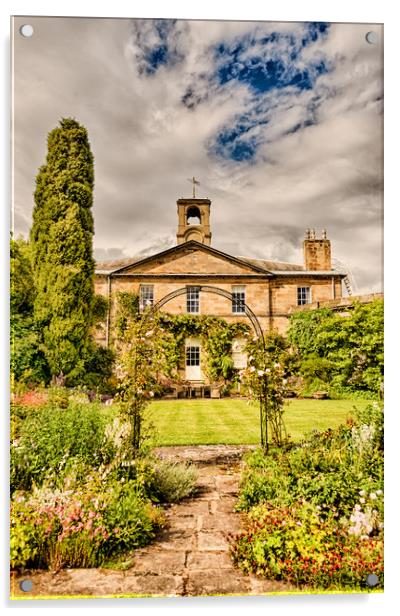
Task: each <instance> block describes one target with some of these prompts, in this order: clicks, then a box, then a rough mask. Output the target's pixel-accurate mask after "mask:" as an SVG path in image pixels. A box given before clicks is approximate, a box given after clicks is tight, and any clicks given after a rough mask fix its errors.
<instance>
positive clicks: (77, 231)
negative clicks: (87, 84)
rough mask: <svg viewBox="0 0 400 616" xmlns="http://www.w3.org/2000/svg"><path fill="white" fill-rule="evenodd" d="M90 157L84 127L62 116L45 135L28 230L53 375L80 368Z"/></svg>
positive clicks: (89, 304)
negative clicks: (44, 154) (43, 157)
mask: <svg viewBox="0 0 400 616" xmlns="http://www.w3.org/2000/svg"><path fill="white" fill-rule="evenodd" d="M93 184H94V180H93V156H92V153H91V150H90V145H89V140H88V136H87V131H86V129H85V128H83V127H82V126H80V125H79V123H78V122H76V121H75V120H72V119H63V120H61V122H60V126H59V127H57V128H55V129H54V130H52V131H51V132H50V134H49V136H48V153H47V159H46V164H45V165H44V166H42V167H41V168H40V171H39V173H38V175H37V178H36V190H35V207H34V211H33V226H32V229H31V236H30V238H31V246H32V258H33V280H34V285H35V292H36V295H35V301H34V320H35V325H36V328H37V331H40V332H41V335H42V348H43V352H44V354H45V357H46V360H47V362H48V365H49V367H50V371H51V374H52V375H53V376H58V375H60V374H63V375H65V376H66V377H67V378H68V379H69V381H70V382H71V381H73V380H74V379H77V378H78V377H80V376H81V375H82V373H83V371H84V363H85V356H86V352H87V347H88V342H89V339H90V327H91V325H92V309H93V303H94V299H93V294H94V290H93V274H94V260H93V256H92V237H93V232H94V231H93V216H92V212H91V207H92V202H93Z"/></svg>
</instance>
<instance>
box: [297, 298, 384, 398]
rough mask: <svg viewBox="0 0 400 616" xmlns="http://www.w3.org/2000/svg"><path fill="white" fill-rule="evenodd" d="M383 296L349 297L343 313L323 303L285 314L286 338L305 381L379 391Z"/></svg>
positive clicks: (349, 389) (340, 388) (345, 389)
mask: <svg viewBox="0 0 400 616" xmlns="http://www.w3.org/2000/svg"><path fill="white" fill-rule="evenodd" d="M383 316H384V312H383V300H381V299H376V300H375V301H373V302H371V303H370V304H364V305H363V304H360V303H355V304H354V307H353V308H351V309H350V310H349V314H348V316H341V315H340V314H338V313H335V312H333V311H331V310H329V309H325V308H324V309H319V310H310V311H305V312H299V313H296V314H294V315H292V317H291V323H290V328H289V331H288V339H289V341H290V343H291V345H292V347H293V350H294V352H295V354H296V355H297V356H298V359H299V368H300V374H302V375H303V376H304V378H305V380H306V383H307V384H308V386H310V385H311V386H314V388H320V387H321V385H322V386H325V388H327V389H332V390H335V389H336V390H339V391H344V392H345V391H361V392H362V391H364V392H374V393H375V394H377V393H378V392H379V391H380V387H381V385H382V379H383Z"/></svg>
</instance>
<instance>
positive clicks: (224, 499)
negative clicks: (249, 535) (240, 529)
mask: <svg viewBox="0 0 400 616" xmlns="http://www.w3.org/2000/svg"><path fill="white" fill-rule="evenodd" d="M236 503H237V499H236V498H235V497H234V496H221V497H220V499H219V500H218V501H217V502H215V505H214V507H212V508H211V511H212V512H213V513H233V512H234V508H235V507H236ZM238 516H239V514H238Z"/></svg>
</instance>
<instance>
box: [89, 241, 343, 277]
mask: <svg viewBox="0 0 400 616" xmlns="http://www.w3.org/2000/svg"><path fill="white" fill-rule="evenodd" d="M196 247H197V248H199V249H202V250H206V251H209V252H212V253H214V254H216V255H220V256H222V257H225V258H227V259H229V260H232V261H235V262H237V263H239V264H240V263H241V264H242V265H246V264H247V265H250V266H251V268H253V269H254V270H256V271H258V272H259V273H265V274H268V275H270V276H271V274H272V275H273V274H280V275H287V276H289V275H292V276H293V275H299V274H303V275H304V274H305V275H317V276H321V275H322V276H326V275H332V274H337V275H340V273H339V272H337V271H335V270H329V271H314V270H313V271H307V270H305V268H304V267H303V266H302V265H298V264H295V263H286V262H284V261H268V260H265V259H253V258H251V257H242V256H239V257H235V256H233V255H229V254H227V253H224V252H222V251H220V250H216V249H215V248H212V247H211V246H207V245H205V244H200V243H198V242H196V241H194V240H192V241H190V242H185V243H183V244H178V245H177V246H173V247H172V248H168V249H167V250H163V251H161V252H159V253H155V254H153V255H141V256H139V255H136V256H134V257H127V258H124V259H117V260H114V261H104V262H99V263H97V264H96V270H95V273H96V274H99V275H109V274H116V273H117V272H118V273H121V274H122V273H123V271H124V270H125V269H128V268H129V267H130V266H132V265H136V264H138V263H140V262H147V261H151V260H152V259H154V258H158V257H161V256H164V255H167V254H170V253H173V252H178V251H181V250H184V249H185V248H196Z"/></svg>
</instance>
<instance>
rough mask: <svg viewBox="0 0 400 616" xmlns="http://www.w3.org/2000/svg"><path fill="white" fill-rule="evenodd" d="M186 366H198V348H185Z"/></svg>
mask: <svg viewBox="0 0 400 616" xmlns="http://www.w3.org/2000/svg"><path fill="white" fill-rule="evenodd" d="M186 365H187V366H200V347H199V346H187V347H186Z"/></svg>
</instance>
